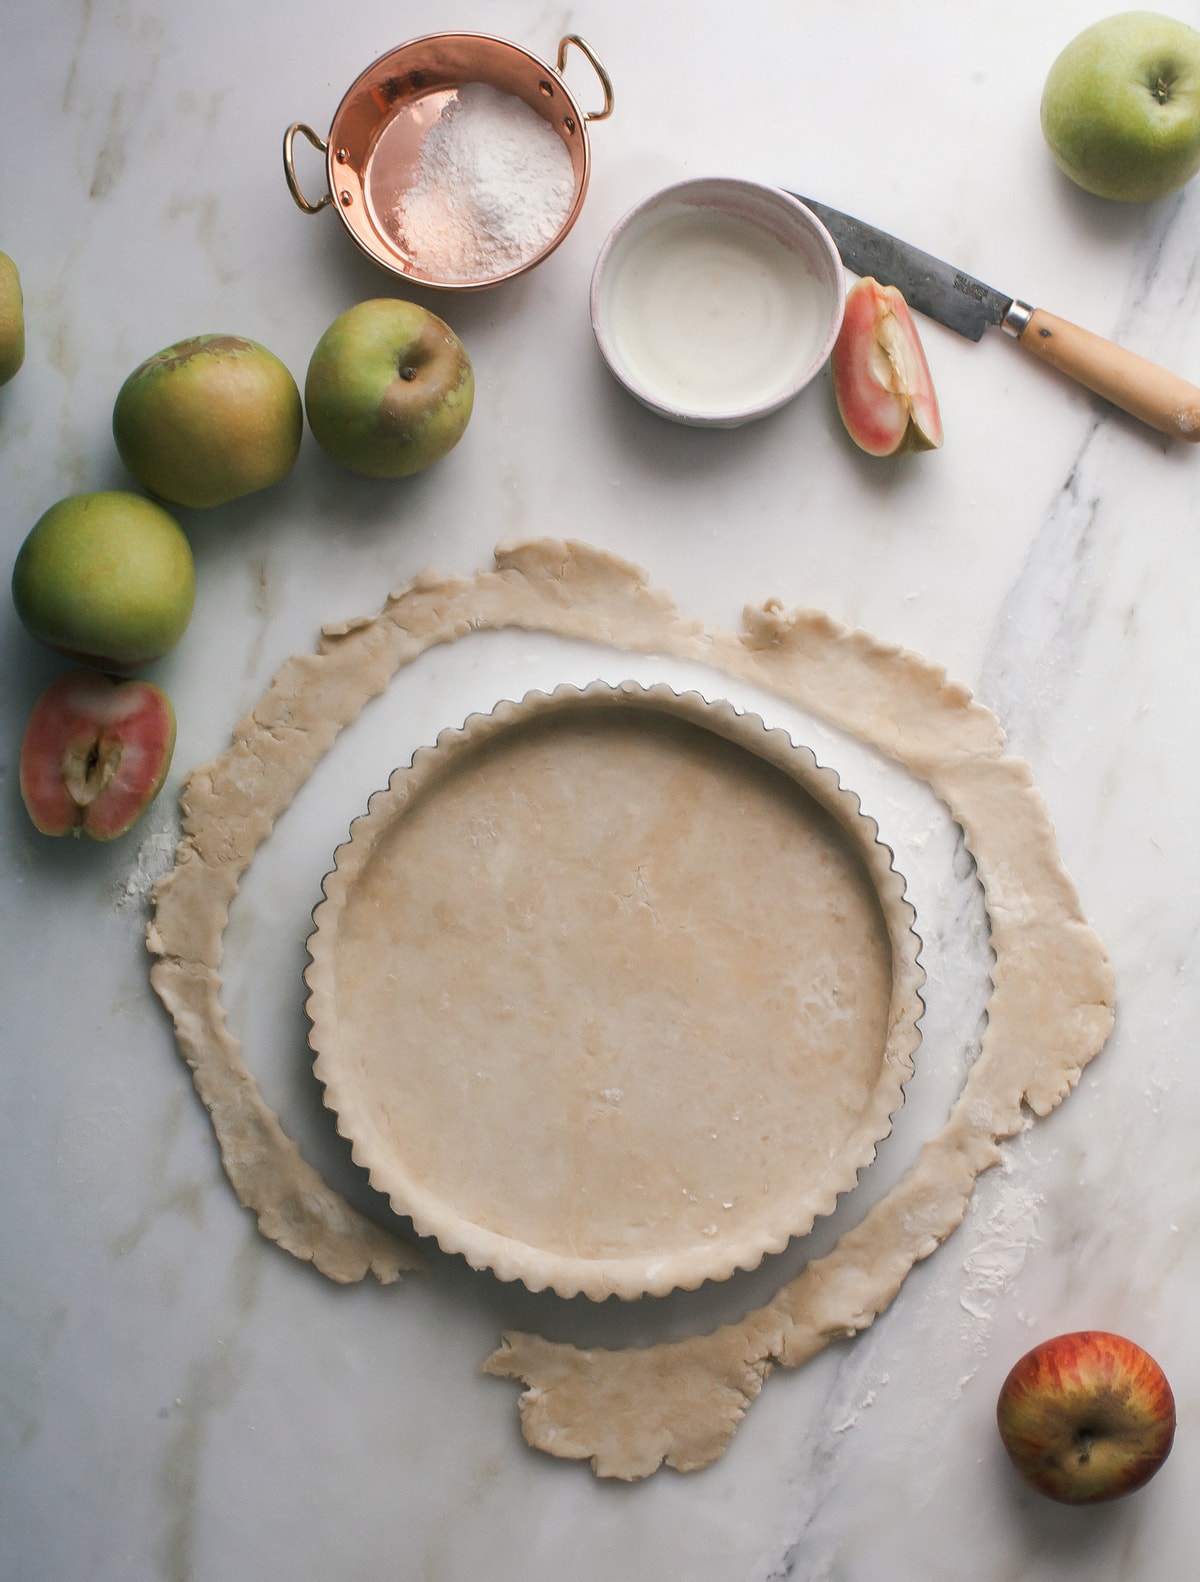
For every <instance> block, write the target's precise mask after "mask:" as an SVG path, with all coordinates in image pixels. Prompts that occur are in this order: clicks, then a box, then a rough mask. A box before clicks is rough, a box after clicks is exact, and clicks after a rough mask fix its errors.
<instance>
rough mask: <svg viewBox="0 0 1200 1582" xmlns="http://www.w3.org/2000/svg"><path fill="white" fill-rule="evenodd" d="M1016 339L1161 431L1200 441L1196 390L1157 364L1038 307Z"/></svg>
mask: <svg viewBox="0 0 1200 1582" xmlns="http://www.w3.org/2000/svg"><path fill="white" fill-rule="evenodd" d="M1017 343H1018V345H1020V346H1023V347H1024V348H1025V350H1026V351H1027V352H1029V353H1030V354H1031V355H1032V356H1034V357H1036V358H1037V359H1038V361H1039V362H1043V363H1049V365H1050V367H1051V368H1057V369H1058V371H1059V373H1063V374H1066V375H1067V376H1068V377H1069V378H1071V379H1074V380H1075V382H1076V383H1077V384H1081V385H1083V386H1085V388H1086V389H1088V390H1093V391H1095V393H1096V394H1097V395H1099V396H1103V397H1104V399H1105V400H1106V401H1111V402H1112V403H1113V405H1114V406H1119V407H1120V408H1121V410H1122V411H1124V412H1129V413H1131V414H1132V415H1133V416H1134V417H1136V418H1140V419H1141V421H1142V422H1143V423H1148V424H1149V425H1150V427H1151V428H1156V429H1158V430H1159V432H1160V433H1162V434H1170V435H1172V436H1173V437H1174V438H1176V439H1187V440H1193V441H1195V440H1200V390H1198V389H1197V388H1196V386H1195V385H1193V384H1189V383H1188V382H1187V380H1186V379H1180V378H1179V376H1178V375H1177V374H1173V373H1170V372H1168V370H1167V369H1166V368H1160V367H1159V366H1158V364H1157V363H1152V362H1149V361H1148V360H1147V359H1146V358H1145V357H1139V356H1138V355H1137V354H1136V352H1130V351H1126V350H1125V348H1124V347H1122V346H1115V345H1114V344H1113V343H1112V341H1106V340H1105V339H1104V337H1103V336H1101V335H1093V334H1092V333H1091V331H1090V330H1081V329H1080V328H1079V326H1078V325H1077V324H1069V323H1068V322H1067V320H1066V319H1059V318H1055V316H1054V314H1053V313H1046V312H1045V311H1044V310H1043V309H1042V308H1035V309H1034V310H1033V312H1032V314H1031V315H1030V317H1029V322H1028V323H1027V324H1026V325H1025V327H1024V329H1023V330H1022V331H1021V333H1020V334H1019V335H1018V336H1017Z"/></svg>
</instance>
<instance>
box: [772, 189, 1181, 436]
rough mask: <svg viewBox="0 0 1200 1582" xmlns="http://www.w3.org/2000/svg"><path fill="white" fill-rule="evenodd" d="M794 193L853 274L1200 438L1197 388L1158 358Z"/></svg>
mask: <svg viewBox="0 0 1200 1582" xmlns="http://www.w3.org/2000/svg"><path fill="white" fill-rule="evenodd" d="M792 196H793V197H795V198H799V199H800V202H801V203H803V204H805V205H806V206H807V207H808V208H810V209H811V210H812V211H813V213H814V214H815V215H816V216H817V218H818V219H819V220H821V221H822V223H823V224H824V225H825V228H826V229H827V230H828V231H829V233H830V235H831V236H832V237H833V239H834V241H835V242H836V243H837V248H838V251H839V252H840V253H841V255H842V262H843V263H844V264H845V265H846V267H847V268H848V269H852V270H853V271H854V273H855V274H856V275H872V276H874V278H875V279H876V280H878V281H879V283H880V285H884V286H895V287H897V289H898V290H899V291H900V292H901V294H902V295H903V297H904V299H905V301H906V302H907V303H908V305H909V307H910V308H916V309H918V310H919V311H920V312H921V313H924V314H927V315H928V317H929V318H931V319H936V320H937V321H938V323H939V324H944V325H946V327H947V328H948V329H952V330H955V331H957V333H958V334H959V335H965V336H966V337H967V339H968V340H972V341H977V340H979V339H980V337H981V336H982V335H983V332H984V330H985V329H987V328H988V326H989V325H994V326H996V327H998V328H999V329H1002V330H1004V331H1005V332H1006V333H1007V334H1009V335H1011V336H1012V337H1013V338H1014V339H1015V340H1016V342H1017V344H1018V346H1022V347H1024V349H1025V350H1026V351H1027V352H1029V353H1030V354H1031V355H1032V356H1034V357H1036V358H1037V359H1038V361H1039V362H1043V363H1048V364H1049V365H1050V367H1051V368H1057V369H1058V371H1059V373H1063V374H1066V375H1067V376H1068V377H1069V378H1071V379H1074V380H1075V381H1076V383H1077V384H1081V385H1084V386H1085V387H1086V388H1087V389H1088V390H1092V391H1094V392H1095V394H1096V395H1099V396H1103V397H1104V399H1105V400H1106V401H1111V402H1112V403H1113V405H1114V406H1119V407H1120V408H1121V409H1122V410H1123V411H1125V412H1129V413H1131V414H1132V416H1134V417H1136V418H1140V419H1141V421H1142V422H1143V423H1148V424H1149V425H1150V427H1151V428H1155V429H1158V430H1159V431H1160V433H1163V434H1170V435H1172V436H1173V437H1175V438H1176V439H1186V440H1200V389H1197V387H1196V386H1195V385H1192V384H1189V383H1188V382H1187V380H1186V379H1181V378H1179V376H1178V375H1177V374H1173V373H1170V372H1168V370H1167V369H1165V368H1160V367H1159V366H1158V365H1157V364H1156V363H1152V362H1150V361H1148V360H1147V359H1146V358H1145V357H1139V356H1138V355H1137V354H1136V353H1135V352H1131V351H1126V350H1125V348H1124V347H1122V346H1116V345H1114V344H1113V342H1112V341H1106V340H1105V339H1104V338H1103V337H1102V336H1100V335H1093V334H1092V332H1091V331H1090V330H1083V329H1080V328H1079V327H1078V325H1075V324H1069V323H1068V322H1067V321H1066V320H1065V319H1060V318H1056V317H1055V316H1054V315H1053V314H1052V313H1047V312H1046V311H1045V309H1044V308H1035V307H1033V306H1032V305H1031V304H1030V303H1028V302H1020V301H1017V300H1015V299H1014V298H1012V297H1008V296H1005V295H1004V293H1003V292H1002V291H996V290H994V289H993V288H992V287H991V286H985V285H984V283H983V281H982V280H976V279H974V277H973V276H971V275H968V274H966V273H965V272H964V271H963V270H961V269H955V268H954V266H953V265H952V264H946V263H943V262H942V260H941V259H940V258H934V257H932V256H931V255H930V254H929V253H923V252H921V251H920V250H919V249H918V248H916V247H910V246H909V244H908V243H907V242H902V241H900V240H899V239H898V238H897V237H895V236H889V235H888V233H887V232H886V231H880V230H878V229H877V228H876V227H875V226H873V225H867V224H866V223H865V222H864V221H863V220H856V219H854V218H853V217H852V216H851V215H849V214H842V213H840V212H839V211H838V210H837V209H831V208H830V207H829V206H828V205H827V204H824V203H817V202H816V201H815V200H814V199H812V198H805V197H801V195H800V194H799V193H798V192H796V193H793V194H792Z"/></svg>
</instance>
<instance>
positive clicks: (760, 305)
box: [591, 177, 846, 428]
mask: <svg viewBox="0 0 1200 1582" xmlns="http://www.w3.org/2000/svg"><path fill="white" fill-rule="evenodd" d="M845 300H846V287H845V274H844V271H843V268H842V261H841V258H840V256H839V254H838V251H837V247H836V246H835V244H834V242H833V239H832V237H831V236H830V235H829V232H828V231H827V230H826V229H825V227H824V226H823V225H822V224H821V222H820V221H819V220H818V219H817V217H816V216H815V215H814V214H813V213H812V212H811V210H809V209H807V208H805V206H804V205H803V204H802V203H800V202H799V201H798V200H797V199H796V198H793V197H791V196H790V194H788V193H785V192H783V191H781V190H780V189H778V188H775V187H769V186H764V185H761V184H760V183H757V182H753V181H745V180H741V179H738V178H736V177H705V178H701V179H698V180H692V181H682V182H677V183H675V184H674V185H672V186H669V187H665V188H663V189H662V191H660V192H657V193H655V194H654V195H653V196H652V197H650V198H647V199H646V200H645V201H644V202H642V203H640V204H638V205H637V206H636V207H635V208H633V209H631V210H630V211H629V213H628V214H626V215H625V216H624V218H623V219H621V220H620V221H619V222H618V223H617V225H615V226H614V227H613V230H612V231H611V232H610V234H609V236H608V239H607V241H606V242H605V244H604V246H603V248H602V249H601V251H600V255H599V257H598V259H597V260H596V267H595V269H594V271H593V274H592V288H591V313H592V327H593V330H594V331H595V335H596V342H597V345H598V346H599V348H600V351H601V353H602V354H603V356H604V359H605V361H606V362H607V363H608V366H609V367H610V368H611V370H612V372H613V373H614V374H615V375H616V377H617V378H618V379H619V380H620V382H621V383H622V384H623V385H624V386H625V387H626V389H627V390H629V391H630V393H631V394H632V395H634V396H636V397H637V399H638V400H639V401H641V402H642V403H643V404H644V405H645V406H648V407H650V408H651V409H652V410H653V411H656V412H660V413H661V414H662V415H663V416H664V417H669V418H673V419H674V420H675V421H676V422H678V423H690V424H695V425H700V426H705V427H713V428H734V427H737V426H738V425H739V424H742V423H747V422H749V421H750V420H751V419H752V418H757V417H762V416H764V415H765V414H766V413H768V412H774V411H776V410H778V408H779V407H781V406H783V405H784V404H785V402H787V401H790V400H791V399H792V397H793V396H795V395H796V394H797V393H798V392H799V391H800V390H802V389H803V388H804V386H805V385H807V384H808V383H809V382H810V381H811V380H812V379H813V378H814V377H815V375H816V374H817V373H818V372H819V371H820V369H821V368H822V367H823V366H824V364H825V362H826V361H827V360H828V358H829V355H830V353H831V351H832V350H833V343H834V341H835V340H836V339H837V333H838V330H839V328H840V327H841V322H842V312H843V309H844V307H845Z"/></svg>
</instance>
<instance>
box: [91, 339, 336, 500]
mask: <svg viewBox="0 0 1200 1582" xmlns="http://www.w3.org/2000/svg"><path fill="white" fill-rule="evenodd" d="M303 429H304V411H303V408H302V406H301V404H300V391H299V390H298V389H297V387H296V381H295V380H294V379H293V378H292V375H291V373H290V372H289V370H288V369H287V368H286V367H285V366H284V364H283V363H281V362H280V360H279V358H278V357H276V356H275V355H274V353H273V352H269V351H268V350H267V348H266V347H265V346H260V345H259V344H258V342H257V341H249V340H245V339H243V338H242V337H241V336H237V335H195V336H192V337H191V339H190V340H184V341H177V342H176V343H175V345H174V346H168V347H166V348H165V349H164V350H163V351H161V352H155V354H154V356H153V357H147V358H146V360H145V362H143V363H140V364H139V365H138V367H136V368H135V369H134V370H133V372H132V373H131V374H130V375H129V377H128V379H126V381H125V383H124V384H123V385H122V386H121V388H120V390H119V391H118V393H117V399H116V404H115V405H114V407H113V438H114V439H115V440H116V442H117V449H118V451H120V453H121V460H122V461H123V462H124V463H125V465H126V466H127V467H128V468H129V470H130V472H131V473H132V474H133V476H134V477H135V478H136V479H137V480H138V482H139V483H140V484H142V485H144V487H145V488H147V489H148V490H149V491H150V493H151V494H153V495H156V496H157V497H158V498H159V499H160V500H165V501H167V502H168V504H170V505H183V506H190V507H194V508H198V509H203V508H206V507H209V506H215V505H224V504H225V503H226V501H228V500H237V499H239V498H240V497H241V496H242V495H245V494H253V493H255V491H256V490H259V489H265V488H267V487H268V485H270V484H273V483H278V482H279V480H280V479H281V478H282V477H284V476H285V475H286V474H287V473H288V472H290V471H291V468H292V466H293V464H294V463H295V460H296V457H297V455H298V454H299V451H300V438H301V434H302V432H303Z"/></svg>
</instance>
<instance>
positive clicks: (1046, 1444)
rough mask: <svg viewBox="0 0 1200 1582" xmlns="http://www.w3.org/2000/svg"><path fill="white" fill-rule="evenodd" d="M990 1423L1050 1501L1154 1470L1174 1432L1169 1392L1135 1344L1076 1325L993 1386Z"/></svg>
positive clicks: (1111, 1494)
mask: <svg viewBox="0 0 1200 1582" xmlns="http://www.w3.org/2000/svg"><path fill="white" fill-rule="evenodd" d="M996 1423H997V1426H998V1427H999V1430H1000V1438H1001V1439H1002V1440H1003V1442H1004V1448H1005V1449H1006V1450H1007V1451H1008V1454H1009V1458H1010V1460H1011V1461H1012V1464H1013V1466H1014V1467H1016V1469H1017V1471H1018V1472H1019V1473H1020V1475H1021V1476H1022V1477H1023V1478H1024V1479H1025V1481H1026V1482H1027V1483H1029V1484H1031V1485H1032V1486H1033V1487H1034V1488H1035V1489H1037V1490H1038V1491H1039V1492H1040V1493H1042V1494H1047V1495H1049V1497H1050V1498H1051V1499H1052V1500H1060V1501H1062V1502H1063V1503H1064V1504H1067V1505H1089V1504H1095V1503H1096V1502H1098V1501H1100V1500H1111V1499H1115V1498H1116V1497H1117V1496H1118V1495H1120V1494H1129V1493H1130V1492H1131V1491H1132V1490H1134V1489H1138V1488H1141V1486H1142V1484H1143V1483H1146V1482H1147V1481H1148V1480H1149V1479H1150V1478H1152V1477H1153V1476H1154V1474H1155V1473H1156V1472H1157V1471H1158V1469H1159V1467H1160V1466H1161V1465H1162V1463H1163V1462H1164V1461H1165V1460H1166V1458H1167V1454H1168V1453H1169V1451H1170V1449H1171V1444H1172V1441H1173V1440H1174V1438H1175V1398H1174V1396H1173V1395H1172V1394H1171V1386H1170V1385H1169V1384H1168V1383H1167V1380H1166V1376H1165V1375H1164V1373H1163V1371H1162V1369H1161V1368H1160V1367H1159V1365H1158V1363H1157V1362H1155V1361H1154V1359H1153V1357H1151V1356H1148V1355H1147V1353H1146V1352H1144V1351H1143V1350H1142V1348H1141V1347H1140V1346H1138V1345H1135V1344H1134V1342H1133V1341H1132V1340H1125V1339H1123V1338H1122V1337H1121V1336H1120V1335H1111V1334H1108V1333H1106V1332H1105V1331H1103V1330H1096V1329H1084V1330H1079V1331H1076V1332H1074V1333H1072V1334H1068V1335H1058V1336H1056V1337H1055V1338H1054V1339H1053V1340H1046V1341H1043V1342H1042V1344H1041V1345H1040V1346H1035V1347H1034V1348H1033V1350H1032V1351H1030V1352H1027V1353H1026V1354H1025V1356H1023V1357H1022V1358H1021V1360H1020V1361H1019V1362H1018V1363H1017V1364H1016V1365H1015V1366H1014V1367H1013V1369H1012V1371H1011V1373H1010V1374H1009V1375H1008V1378H1007V1379H1005V1381H1004V1384H1003V1385H1002V1386H1001V1390H1000V1398H999V1400H998V1401H997V1403H996Z"/></svg>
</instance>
